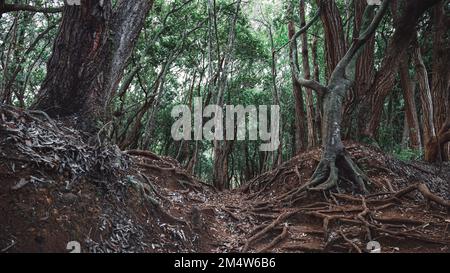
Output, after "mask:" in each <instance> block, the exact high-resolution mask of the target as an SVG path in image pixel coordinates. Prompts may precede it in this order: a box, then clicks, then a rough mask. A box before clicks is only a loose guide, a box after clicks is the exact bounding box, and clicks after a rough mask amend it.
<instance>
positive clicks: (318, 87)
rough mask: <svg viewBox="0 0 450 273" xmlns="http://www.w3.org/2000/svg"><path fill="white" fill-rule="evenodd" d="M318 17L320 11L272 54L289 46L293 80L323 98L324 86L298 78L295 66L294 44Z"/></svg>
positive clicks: (295, 50)
mask: <svg viewBox="0 0 450 273" xmlns="http://www.w3.org/2000/svg"><path fill="white" fill-rule="evenodd" d="M319 17H320V9H319V10H318V11H317V14H316V15H315V16H314V18H313V19H312V20H311V21H310V22H308V24H306V25H305V26H304V27H302V28H301V29H299V30H298V31H297V32H296V33H295V34H294V35H293V36H292V37H291V39H290V40H289V41H288V42H287V43H286V44H284V45H283V46H282V47H280V48H279V49H277V50H275V51H274V52H273V53H275V52H277V51H279V50H281V49H282V48H283V47H284V46H286V45H287V44H289V46H290V47H291V50H290V58H289V59H290V66H291V72H292V76H293V78H294V80H295V81H296V82H297V83H298V84H299V85H301V86H304V87H307V88H310V89H312V90H314V91H316V92H317V94H318V95H319V96H323V95H324V94H325V93H326V92H327V88H326V87H325V86H323V85H322V84H320V83H319V82H318V81H315V80H312V79H304V78H302V77H300V76H299V75H300V72H299V70H298V67H297V64H298V54H297V43H296V41H297V38H298V37H299V36H300V35H301V34H303V33H305V32H306V31H307V30H308V29H309V28H310V27H311V26H312V25H313V24H314V22H315V21H317V19H318V18H319Z"/></svg>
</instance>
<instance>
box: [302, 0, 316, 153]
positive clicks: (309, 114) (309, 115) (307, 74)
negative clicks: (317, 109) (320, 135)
mask: <svg viewBox="0 0 450 273" xmlns="http://www.w3.org/2000/svg"><path fill="white" fill-rule="evenodd" d="M305 17H306V12H305V0H301V1H300V27H305V26H306V20H305ZM300 38H301V40H302V64H303V75H304V78H305V79H307V80H309V79H310V78H311V70H310V67H309V55H308V54H309V53H308V36H307V34H306V32H304V33H303V34H302V35H301V37H300ZM312 92H313V91H312V90H311V88H306V120H307V124H308V137H307V139H308V148H311V147H314V146H316V132H315V127H314V98H313V93H312Z"/></svg>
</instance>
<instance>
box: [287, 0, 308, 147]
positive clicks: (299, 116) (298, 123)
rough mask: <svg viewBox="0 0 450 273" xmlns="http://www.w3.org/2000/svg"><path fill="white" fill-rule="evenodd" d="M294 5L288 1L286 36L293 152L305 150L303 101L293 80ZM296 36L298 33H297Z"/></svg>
mask: <svg viewBox="0 0 450 273" xmlns="http://www.w3.org/2000/svg"><path fill="white" fill-rule="evenodd" d="M293 12H294V7H293V5H292V1H290V2H289V7H288V11H287V13H288V16H289V22H288V38H289V41H291V46H290V47H289V63H290V68H291V78H292V92H293V95H294V104H295V124H294V126H295V131H294V140H295V141H294V142H295V152H296V153H298V152H300V151H303V150H305V129H306V125H305V111H304V110H303V109H304V101H303V92H302V86H301V85H300V84H299V83H298V81H296V80H295V71H296V70H298V69H299V64H298V52H297V40H296V37H295V35H296V32H295V23H294V18H293V17H294V14H293ZM297 37H298V35H297Z"/></svg>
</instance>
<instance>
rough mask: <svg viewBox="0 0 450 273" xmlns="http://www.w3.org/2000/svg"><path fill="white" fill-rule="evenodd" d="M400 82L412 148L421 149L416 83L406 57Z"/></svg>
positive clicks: (401, 65) (401, 64)
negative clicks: (411, 75) (414, 83)
mask: <svg viewBox="0 0 450 273" xmlns="http://www.w3.org/2000/svg"><path fill="white" fill-rule="evenodd" d="M399 72H400V84H401V87H402V91H403V98H404V100H405V120H406V121H407V128H408V130H407V131H408V135H409V139H410V142H411V148H413V149H416V150H419V149H421V147H422V144H421V141H420V128H419V119H418V118H417V107H416V102H415V95H414V89H415V87H414V85H413V82H412V80H411V78H410V77H409V60H408V58H405V59H403V60H402V61H401V63H400V71H399Z"/></svg>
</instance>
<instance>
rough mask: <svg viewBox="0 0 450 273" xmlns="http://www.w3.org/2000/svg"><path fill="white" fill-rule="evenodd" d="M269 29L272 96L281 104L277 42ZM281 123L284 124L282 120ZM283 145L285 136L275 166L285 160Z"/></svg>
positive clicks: (269, 27) (274, 154) (276, 102)
mask: <svg viewBox="0 0 450 273" xmlns="http://www.w3.org/2000/svg"><path fill="white" fill-rule="evenodd" d="M267 28H268V31H269V39H270V49H271V51H272V59H271V71H272V75H271V76H272V97H273V104H274V105H278V106H279V105H280V93H279V90H278V87H277V85H278V84H277V76H278V75H277V55H276V49H275V44H274V40H273V34H272V26H270V25H268V26H267ZM280 124H282V122H281V120H280ZM282 147H283V138H280V144H279V145H278V149H277V150H276V151H274V152H273V166H274V167H276V166H278V165H281V163H282V161H283V154H282Z"/></svg>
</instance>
